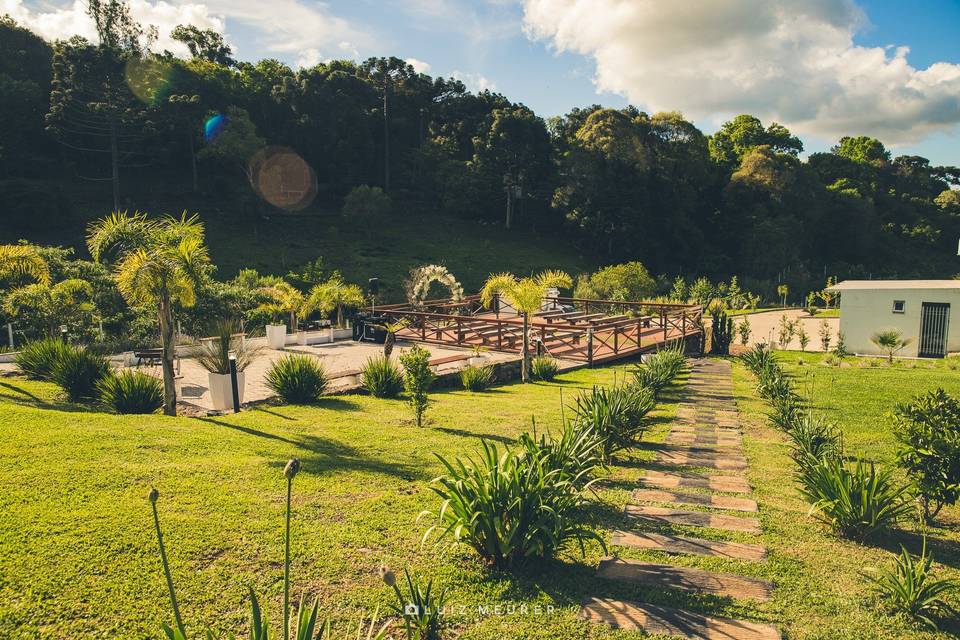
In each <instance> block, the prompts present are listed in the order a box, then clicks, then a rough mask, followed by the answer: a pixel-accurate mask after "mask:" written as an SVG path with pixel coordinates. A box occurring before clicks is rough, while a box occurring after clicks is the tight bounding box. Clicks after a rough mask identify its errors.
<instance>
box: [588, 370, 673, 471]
mask: <svg viewBox="0 0 960 640" xmlns="http://www.w3.org/2000/svg"><path fill="white" fill-rule="evenodd" d="M655 406H656V399H655V397H654V394H653V391H652V390H651V389H650V388H649V387H641V386H639V385H634V384H631V385H625V384H623V385H618V386H615V387H597V386H595V387H593V389H592V390H590V391H589V392H583V393H581V394H580V395H579V396H578V397H577V404H576V408H575V412H576V413H575V416H574V418H573V419H574V420H575V421H576V422H577V423H578V424H579V426H580V428H581V429H589V430H591V431H593V432H594V433H595V434H596V435H597V436H598V437H599V438H600V439H601V441H602V443H603V445H602V455H603V459H604V460H609V459H610V456H611V455H612V454H613V453H615V452H617V451H619V450H620V449H624V448H626V447H629V446H631V445H633V444H634V443H635V442H636V441H637V439H638V438H639V437H640V436H641V435H642V434H643V431H644V430H645V429H646V424H645V423H644V421H643V418H644V417H645V416H646V414H647V413H649V412H650V411H651V410H652V409H653V408H654V407H655Z"/></svg>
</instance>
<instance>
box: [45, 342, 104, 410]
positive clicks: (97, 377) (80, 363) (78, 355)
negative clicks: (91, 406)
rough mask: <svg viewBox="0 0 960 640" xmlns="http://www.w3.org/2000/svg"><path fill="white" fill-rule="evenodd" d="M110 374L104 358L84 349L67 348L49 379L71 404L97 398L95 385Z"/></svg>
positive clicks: (54, 366)
mask: <svg viewBox="0 0 960 640" xmlns="http://www.w3.org/2000/svg"><path fill="white" fill-rule="evenodd" d="M110 374H111V369H110V363H109V362H107V360H106V358H104V357H103V356H100V355H97V354H95V353H92V352H90V351H87V350H86V349H80V348H78V347H68V348H67V349H66V350H64V351H63V353H61V354H60V355H59V357H58V358H57V360H56V362H55V364H54V365H53V371H52V372H51V373H50V379H51V380H52V381H53V382H54V383H56V384H57V386H59V387H60V388H61V389H63V392H64V393H65V394H66V396H67V398H68V399H69V400H70V401H71V402H79V401H81V400H91V399H93V398H95V397H96V396H97V384H98V383H99V382H100V381H101V380H103V379H104V378H105V377H107V376H108V375H110Z"/></svg>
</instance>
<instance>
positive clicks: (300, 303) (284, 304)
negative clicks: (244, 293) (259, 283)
mask: <svg viewBox="0 0 960 640" xmlns="http://www.w3.org/2000/svg"><path fill="white" fill-rule="evenodd" d="M259 291H260V293H263V294H264V295H266V296H267V297H268V298H269V299H270V302H265V303H264V304H262V305H260V307H259V308H258V310H259V311H266V312H267V313H270V314H272V315H274V316H278V315H283V314H287V313H289V314H290V333H296V331H297V317H298V316H301V315H303V314H304V312H307V313H309V311H307V310H306V309H305V303H306V298H305V297H304V295H303V292H301V291H300V290H299V289H297V288H296V287H294V286H293V285H292V284H290V283H289V282H287V281H286V280H279V279H278V280H277V281H276V282H273V283H272V284H269V285H267V286H265V287H260V289H259Z"/></svg>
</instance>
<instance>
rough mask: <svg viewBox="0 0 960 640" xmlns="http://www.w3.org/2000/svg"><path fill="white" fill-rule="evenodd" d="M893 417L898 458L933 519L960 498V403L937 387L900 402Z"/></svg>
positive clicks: (926, 510) (928, 515)
mask: <svg viewBox="0 0 960 640" xmlns="http://www.w3.org/2000/svg"><path fill="white" fill-rule="evenodd" d="M894 420H895V423H896V426H895V429H894V435H895V436H896V438H897V441H898V442H899V443H900V447H899V449H898V451H897V460H898V462H899V464H900V466H901V467H903V468H904V470H906V472H907V475H908V476H910V479H911V480H913V482H914V484H915V485H916V487H917V492H918V494H919V497H920V502H921V504H922V505H923V509H924V514H925V515H926V517H927V518H934V517H936V515H937V514H938V513H939V512H940V509H942V508H943V507H944V505H950V504H954V503H956V501H957V498H958V497H960V402H958V401H957V399H956V398H953V397H952V396H950V395H948V394H947V393H946V392H945V391H944V390H943V389H937V390H936V391H930V392H928V393H925V394H923V395H920V396H917V397H915V398H914V399H913V401H912V402H910V403H909V404H901V405H898V406H897V408H896V411H895V412H894Z"/></svg>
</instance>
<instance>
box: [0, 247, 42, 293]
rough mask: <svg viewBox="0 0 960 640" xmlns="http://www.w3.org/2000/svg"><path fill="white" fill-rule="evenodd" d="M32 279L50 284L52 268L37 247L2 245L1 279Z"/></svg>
mask: <svg viewBox="0 0 960 640" xmlns="http://www.w3.org/2000/svg"><path fill="white" fill-rule="evenodd" d="M24 277H27V278H31V279H33V280H36V281H37V282H40V283H42V284H46V283H49V282H50V267H48V266H47V261H46V260H44V259H43V256H41V255H40V252H39V251H37V248H36V247H33V246H30V245H28V244H3V245H0V279H7V278H24Z"/></svg>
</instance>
